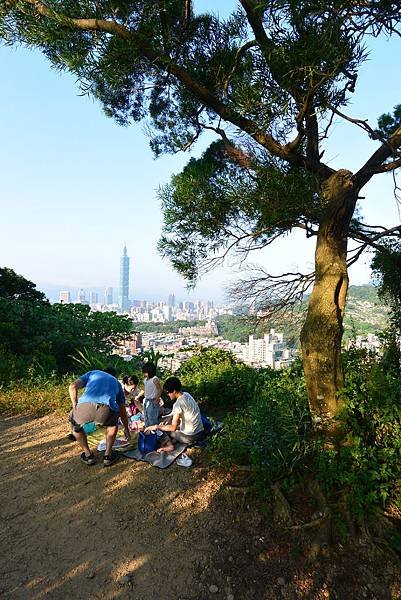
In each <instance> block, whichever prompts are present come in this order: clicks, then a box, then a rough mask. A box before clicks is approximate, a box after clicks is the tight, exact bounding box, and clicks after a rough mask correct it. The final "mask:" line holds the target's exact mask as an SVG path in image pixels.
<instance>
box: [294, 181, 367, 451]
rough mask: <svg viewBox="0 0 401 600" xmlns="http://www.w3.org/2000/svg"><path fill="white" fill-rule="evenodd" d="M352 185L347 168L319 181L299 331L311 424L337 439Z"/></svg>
mask: <svg viewBox="0 0 401 600" xmlns="http://www.w3.org/2000/svg"><path fill="white" fill-rule="evenodd" d="M357 196H358V194H357V189H356V186H355V181H354V176H353V174H352V173H351V172H350V171H346V170H339V171H337V172H336V173H334V174H333V175H332V176H331V177H329V178H328V179H327V180H326V181H325V183H324V185H323V186H322V193H321V201H322V204H323V211H322V218H321V222H320V227H319V233H318V236H317V243H316V252H315V284H314V287H313V291H312V294H311V297H310V301H309V305H308V312H307V317H306V320H305V323H304V326H303V328H302V332H301V345H302V354H303V361H304V371H305V378H306V384H307V389H308V398H309V406H310V410H311V414H312V418H313V421H314V424H315V427H316V429H318V430H323V432H324V437H325V439H326V440H327V441H328V442H329V443H330V442H333V443H336V441H338V423H337V421H336V420H335V417H336V415H337V413H338V409H339V407H340V406H339V405H340V401H339V398H338V391H339V390H340V389H341V387H342V386H343V383H344V376H343V368H342V362H341V340H342V335H343V316H344V308H345V301H346V296H347V291H348V272H347V239H348V229H349V224H350V221H351V218H352V215H353V213H354V210H355V204H356V200H357Z"/></svg>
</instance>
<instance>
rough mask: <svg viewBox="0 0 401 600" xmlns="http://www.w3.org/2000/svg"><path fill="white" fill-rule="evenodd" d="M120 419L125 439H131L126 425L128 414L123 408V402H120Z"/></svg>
mask: <svg viewBox="0 0 401 600" xmlns="http://www.w3.org/2000/svg"><path fill="white" fill-rule="evenodd" d="M120 419H121V422H122V424H123V425H124V435H125V437H126V438H127V440H130V439H131V432H130V430H129V427H128V415H127V411H126V409H125V404H120Z"/></svg>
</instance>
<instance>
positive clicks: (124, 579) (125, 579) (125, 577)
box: [121, 575, 131, 585]
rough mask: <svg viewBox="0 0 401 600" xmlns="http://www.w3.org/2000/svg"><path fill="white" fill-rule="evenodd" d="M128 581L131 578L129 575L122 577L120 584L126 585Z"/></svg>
mask: <svg viewBox="0 0 401 600" xmlns="http://www.w3.org/2000/svg"><path fill="white" fill-rule="evenodd" d="M130 581H131V577H130V576H129V575H124V577H122V579H121V583H122V584H123V585H126V584H127V583H130Z"/></svg>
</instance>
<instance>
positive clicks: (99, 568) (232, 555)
mask: <svg viewBox="0 0 401 600" xmlns="http://www.w3.org/2000/svg"><path fill="white" fill-rule="evenodd" d="M67 433H68V427H67V424H66V421H65V420H64V419H63V418H60V417H59V416H56V415H50V416H46V417H43V418H40V419H33V418H31V417H9V418H4V417H3V418H1V419H0V440H1V442H0V446H1V461H0V506H1V528H0V556H1V561H0V598H1V599H3V598H4V599H10V600H19V599H22V600H31V599H32V600H41V599H43V598H48V599H51V600H53V599H54V600H57V599H64V598H65V599H68V600H75V599H79V600H81V599H82V600H95V599H102V600H108V599H119V600H128V599H132V600H136V599H137V600H153V599H155V600H156V599H157V600H206V599H209V598H216V599H222V598H224V599H226V600H242V599H245V600H246V599H249V600H252V599H253V600H259V599H260V600H275V599H280V598H283V599H288V600H292V599H294V600H297V599H308V600H323V599H326V598H330V599H332V600H360V599H363V598H368V599H370V600H376V599H377V600H385V599H386V600H387V599H401V584H400V582H401V574H400V563H399V562H397V559H396V558H391V557H389V556H387V555H384V554H382V553H380V552H377V551H373V550H372V548H371V547H370V546H363V545H361V544H359V545H358V546H354V547H352V548H349V547H348V548H341V547H337V548H336V549H334V550H332V551H330V553H327V554H326V555H324V556H322V557H321V558H319V561H318V562H315V563H314V564H313V566H310V565H308V563H307V561H306V558H305V554H306V550H307V541H306V540H305V539H304V538H302V537H301V536H300V534H299V533H297V534H290V533H289V532H288V531H287V532H286V531H285V530H283V528H281V529H280V528H278V527H277V526H276V527H274V526H273V525H272V524H271V523H270V519H269V517H268V516H267V514H264V513H263V512H260V511H259V510H258V504H257V501H256V499H254V498H252V497H246V496H244V494H243V493H242V492H241V491H239V492H235V491H232V490H230V489H228V488H227V487H226V486H225V484H226V483H227V480H228V477H229V474H224V473H218V472H216V471H213V470H211V469H209V467H208V466H207V462H206V456H205V453H204V451H201V450H193V451H190V453H191V456H192V458H193V459H194V466H193V467H192V468H190V469H185V468H182V467H181V468H180V467H178V466H176V465H172V466H171V467H170V468H169V469H166V470H163V471H162V470H159V469H156V468H153V467H151V466H149V465H148V464H146V463H141V462H139V463H138V462H135V461H131V460H128V459H124V460H120V461H119V462H118V463H117V464H116V465H113V466H112V467H110V468H108V469H106V468H104V467H103V466H102V463H101V462H100V463H99V464H97V465H95V466H94V467H87V466H86V465H84V464H82V463H81V462H80V461H79V458H78V457H79V451H78V446H77V445H76V444H75V443H73V442H69V441H68V440H67V437H66V434H67Z"/></svg>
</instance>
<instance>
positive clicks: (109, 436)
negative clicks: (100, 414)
mask: <svg viewBox="0 0 401 600" xmlns="http://www.w3.org/2000/svg"><path fill="white" fill-rule="evenodd" d="M103 424H104V425H106V450H105V452H104V456H103V465H104V466H105V467H110V466H111V465H112V464H114V463H115V462H116V460H117V459H118V458H119V455H118V453H117V452H113V444H114V442H115V440H116V436H117V432H118V414H116V413H113V412H112V411H109V414H108V416H107V418H106V419H104V421H103Z"/></svg>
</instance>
